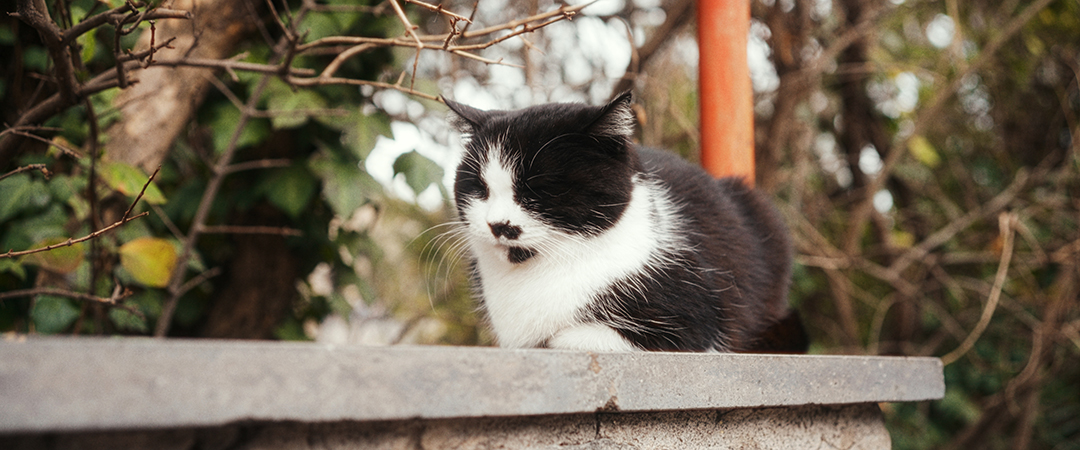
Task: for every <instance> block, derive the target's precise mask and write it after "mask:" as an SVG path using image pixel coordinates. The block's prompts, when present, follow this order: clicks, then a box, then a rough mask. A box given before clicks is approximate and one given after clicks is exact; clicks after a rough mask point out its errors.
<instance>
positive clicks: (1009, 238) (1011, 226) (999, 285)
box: [941, 213, 1019, 365]
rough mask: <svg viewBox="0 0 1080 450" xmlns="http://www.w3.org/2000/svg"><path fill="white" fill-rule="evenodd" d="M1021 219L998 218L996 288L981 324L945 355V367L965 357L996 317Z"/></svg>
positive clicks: (942, 358) (1000, 216)
mask: <svg viewBox="0 0 1080 450" xmlns="http://www.w3.org/2000/svg"><path fill="white" fill-rule="evenodd" d="M1018 220H1019V219H1018V218H1017V217H1016V215H1015V214H1010V213H1001V215H999V216H998V228H1000V229H1001V236H1002V244H1001V245H1002V249H1001V261H1000V262H999V263H998V269H997V275H995V276H994V286H993V288H991V290H990V297H989V298H987V299H986V306H985V307H983V312H982V317H980V318H979V322H978V323H977V324H975V328H974V329H973V330H971V333H970V334H968V337H967V339H964V342H962V343H960V346H959V347H957V348H956V349H955V350H953V351H951V352H949V353H947V354H945V356H942V357H941V362H942V363H943V364H945V365H949V364H952V363H954V362H956V360H958V359H960V357H961V356H964V353H967V352H968V350H971V347H973V346H974V345H975V341H977V340H979V337H980V336H982V333H983V331H986V327H987V325H989V324H990V319H991V318H992V317H993V316H994V310H995V309H996V308H997V304H998V300H999V299H1000V298H1001V290H1002V289H1003V288H1004V286H1005V277H1006V276H1007V275H1008V274H1009V262H1010V261H1011V260H1012V254H1013V238H1014V237H1015V235H1016V222H1017V221H1018Z"/></svg>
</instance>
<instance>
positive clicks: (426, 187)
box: [0, 0, 1080, 449]
mask: <svg viewBox="0 0 1080 450" xmlns="http://www.w3.org/2000/svg"><path fill="white" fill-rule="evenodd" d="M23 3H25V5H23ZM39 7H40V8H46V9H47V13H48V14H49V16H48V18H49V19H50V20H49V22H50V23H52V24H54V26H55V27H57V29H58V30H60V31H61V32H62V33H63V34H62V36H63V39H61V40H59V41H50V40H48V39H43V38H42V34H40V33H39V30H42V29H44V28H47V27H46V26H45V25H42V24H41V23H39V22H34V21H33V20H30V18H31V15H30V14H28V13H29V12H31V11H30V10H29V9H25V8H30V9H33V8H39ZM694 7H695V4H694V2H692V1H688V0H602V1H598V2H595V3H593V4H590V5H589V6H588V7H586V8H584V9H581V8H580V7H579V6H569V5H563V4H560V3H554V2H551V1H547V0H531V1H517V2H511V1H509V0H480V1H479V2H473V1H449V2H447V3H444V4H442V5H441V8H440V7H436V6H434V5H429V4H424V3H421V2H417V1H411V0H408V1H406V0H401V1H392V0H391V1H386V2H382V3H378V2H372V3H371V4H366V3H365V2H363V1H360V2H357V1H344V0H341V1H336V0H330V1H325V2H323V1H319V2H314V1H310V0H309V1H300V0H289V1H287V2H281V1H272V2H266V1H262V0H243V1H225V0H175V1H163V2H153V4H152V5H144V4H142V3H128V2H124V1H120V0H110V1H106V2H101V1H91V0H69V1H65V0H57V1H54V2H21V3H20V5H19V8H23V9H18V8H17V7H16V5H12V4H11V3H10V2H9V3H6V4H5V6H4V12H5V13H12V12H17V13H18V14H15V15H12V14H4V15H3V16H2V17H0V61H4V63H3V65H2V68H0V104H2V115H3V116H2V120H3V128H2V129H0V133H2V134H0V176H3V178H2V179H0V251H4V252H7V251H9V250H11V252H10V253H8V254H6V255H0V332H4V333H6V334H5V336H6V337H8V338H13V337H14V336H17V335H20V334H60V335H158V336H170V337H208V338H235V339H281V340H316V341H320V342H328V343H340V344H373V345H384V344H455V345H491V344H492V343H493V342H492V338H491V336H490V334H489V333H488V332H487V331H486V330H485V329H484V326H483V317H482V315H481V314H479V313H478V311H477V305H476V303H475V302H474V301H473V300H472V298H471V294H470V291H469V287H468V280H467V278H468V276H467V273H466V271H467V265H468V264H467V261H466V260H465V258H464V255H463V253H462V252H463V248H462V245H461V243H460V241H459V240H457V239H456V238H455V236H454V234H453V229H454V228H453V225H452V224H451V223H452V221H453V220H454V218H453V208H452V207H451V204H452V202H451V200H450V199H449V191H450V185H451V182H452V177H453V168H454V166H455V165H456V162H457V160H458V158H459V152H460V145H459V144H458V139H459V136H458V135H457V134H456V133H455V132H453V131H452V130H451V129H450V127H449V126H448V125H447V122H446V113H447V110H446V108H445V107H444V106H443V105H442V104H441V103H439V102H438V101H437V100H436V99H435V98H436V97H437V96H439V95H444V96H446V97H448V98H452V99H454V100H456V101H459V102H463V103H466V104H470V105H472V106H475V107H479V108H484V109H488V108H497V109H512V108H520V107H525V106H529V105H533V104H538V103H544V102H587V103H593V104H596V103H601V102H604V101H606V100H607V99H609V98H610V97H611V96H612V95H614V94H616V93H618V92H621V91H624V90H633V92H634V94H635V99H636V104H637V106H636V108H637V113H638V119H639V122H640V134H639V136H638V140H639V141H640V142H641V143H642V144H645V145H649V146H653V147H660V148H666V149H670V150H672V151H675V152H677V153H679V154H680V155H682V156H683V157H685V158H687V159H688V160H691V161H694V160H696V158H697V149H698V140H699V132H698V123H697V110H698V104H697V96H696V92H697V64H698V60H699V55H698V51H697V45H696V40H695V36H696V34H695V31H696V30H695V17H694ZM155 8H157V9H155ZM751 9H752V10H751V13H752V14H751V15H752V18H753V19H752V23H751V27H750V36H749V44H748V49H747V50H748V54H749V61H750V68H749V69H750V76H751V78H752V81H753V88H754V108H755V131H756V162H757V174H756V182H757V185H758V186H759V187H760V188H762V189H764V190H766V191H768V192H770V193H771V194H772V195H773V196H774V197H775V198H776V199H777V203H778V206H779V208H780V210H781V212H782V213H783V215H784V217H785V218H786V220H787V222H788V224H789V225H790V227H791V229H792V233H793V236H794V239H795V242H796V247H797V255H796V259H795V262H796V266H795V278H794V283H793V289H792V292H791V302H792V304H793V305H795V306H796V308H797V309H799V311H800V312H801V314H802V316H803V318H804V321H805V322H806V324H807V326H808V328H809V332H810V334H811V337H812V340H813V346H812V348H811V353H830V354H882V355H918V356H938V357H942V359H943V361H944V362H945V363H946V367H945V377H946V385H947V392H946V396H945V398H944V399H942V400H940V401H935V402H923V403H917V404H899V405H893V404H883V405H882V409H883V410H884V411H885V413H886V417H887V420H888V421H889V428H890V430H891V432H892V435H893V441H894V446H895V447H896V448H899V449H908V448H965V449H966V448H1018V449H1019V448H1038V449H1080V358H1078V356H1080V310H1078V308H1077V300H1078V295H1080V289H1078V281H1080V278H1078V275H1080V272H1078V264H1080V226H1078V225H1080V156H1078V154H1080V152H1078V148H1080V140H1077V139H1076V136H1077V133H1080V89H1078V81H1080V2H1077V1H1075V0H1036V1H1026V0H1006V1H1001V2H991V1H966V2H961V1H959V0H946V1H916V0H906V1H905V0H889V1H870V0H837V1H830V0H752V2H751ZM176 11H179V12H183V11H192V12H193V13H192V14H191V15H190V16H188V15H186V14H181V13H178V12H176ZM102 15H107V19H106V20H98V19H100V18H101V17H102ZM526 24H527V25H526ZM43 27H44V28H43ZM150 48H153V49H154V51H153V52H149V51H147V49H150ZM418 48H421V49H422V50H421V49H418ZM700 57H701V58H707V57H709V55H701V56H700ZM159 167H160V170H158V168H159ZM155 171H156V175H154V176H153V181H152V183H149V184H148V183H147V179H148V178H149V177H150V175H151V174H153V173H155ZM136 198H138V199H139V201H138V202H137V203H135V204H134V207H133V208H130V212H129V207H130V206H131V205H132V204H133V202H134V201H135V200H136ZM144 212H145V213H147V215H146V216H142V217H138V218H136V219H133V220H132V219H131V217H133V216H136V215H138V214H140V213H144ZM110 227H112V228H110ZM103 230H104V231H103ZM70 238H74V239H75V240H77V241H78V242H73V243H70V245H69V242H68V239H70ZM50 245H60V247H59V248H57V249H55V250H51V251H47V252H45V251H40V252H26V251H32V250H34V249H42V248H48V247H49V246H50Z"/></svg>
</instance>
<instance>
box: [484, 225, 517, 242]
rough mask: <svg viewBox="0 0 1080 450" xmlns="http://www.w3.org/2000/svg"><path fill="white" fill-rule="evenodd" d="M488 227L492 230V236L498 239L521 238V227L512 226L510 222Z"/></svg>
mask: <svg viewBox="0 0 1080 450" xmlns="http://www.w3.org/2000/svg"><path fill="white" fill-rule="evenodd" d="M488 227H489V228H491V234H493V235H495V237H497V238H500V237H505V238H507V239H517V238H518V236H521V227H519V226H517V225H510V222H499V223H489V224H488Z"/></svg>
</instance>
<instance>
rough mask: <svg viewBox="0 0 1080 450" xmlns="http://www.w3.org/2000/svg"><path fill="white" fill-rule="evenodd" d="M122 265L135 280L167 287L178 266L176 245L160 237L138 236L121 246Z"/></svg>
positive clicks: (147, 284) (151, 285)
mask: <svg viewBox="0 0 1080 450" xmlns="http://www.w3.org/2000/svg"><path fill="white" fill-rule="evenodd" d="M120 265H121V266H123V267H124V270H127V271H128V273H130V274H131V276H132V277H133V278H135V281H137V282H139V283H141V284H143V285H146V286H150V287H165V286H167V285H168V284H169V276H170V275H172V271H173V268H175V267H176V247H174V246H173V245H172V244H171V243H170V242H169V241H167V240H165V239H160V238H153V237H144V238H138V239H135V240H133V241H131V242H128V243H126V244H124V245H122V246H120Z"/></svg>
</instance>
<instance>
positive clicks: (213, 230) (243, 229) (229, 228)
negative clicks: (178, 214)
mask: <svg viewBox="0 0 1080 450" xmlns="http://www.w3.org/2000/svg"><path fill="white" fill-rule="evenodd" d="M199 232H200V233H204V234H273V235H280V236H303V235H304V232H303V231H300V230H297V229H296V228H288V227H266V226H243V225H207V226H203V227H201V228H199Z"/></svg>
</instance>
